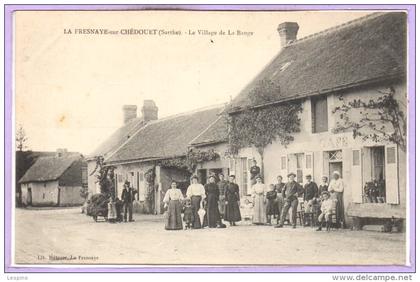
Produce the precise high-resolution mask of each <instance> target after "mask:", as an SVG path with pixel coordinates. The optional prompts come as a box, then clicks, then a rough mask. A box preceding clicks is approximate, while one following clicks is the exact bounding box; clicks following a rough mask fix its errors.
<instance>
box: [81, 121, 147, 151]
mask: <svg viewBox="0 0 420 282" xmlns="http://www.w3.org/2000/svg"><path fill="white" fill-rule="evenodd" d="M144 125H145V122H144V121H143V118H142V117H139V118H134V119H132V120H131V121H129V122H128V123H127V124H125V125H123V126H122V127H120V128H119V129H117V130H116V131H115V132H114V133H113V134H112V135H111V136H110V137H109V138H108V139H106V140H105V141H104V142H103V143H102V144H101V145H99V147H98V148H96V149H95V151H93V152H92V153H91V154H90V155H89V156H90V157H95V156H104V157H106V156H107V155H109V154H111V153H113V152H114V151H115V150H116V149H118V148H119V147H120V146H121V145H122V144H124V142H126V141H127V140H128V139H129V138H130V137H131V135H133V134H134V133H135V132H137V131H138V130H139V129H140V128H141V127H143V126H144Z"/></svg>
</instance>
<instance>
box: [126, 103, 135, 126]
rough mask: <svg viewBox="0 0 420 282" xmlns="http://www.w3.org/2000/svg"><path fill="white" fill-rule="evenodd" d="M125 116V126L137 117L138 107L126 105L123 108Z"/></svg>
mask: <svg viewBox="0 0 420 282" xmlns="http://www.w3.org/2000/svg"><path fill="white" fill-rule="evenodd" d="M123 114H124V124H127V123H128V122H129V121H131V120H132V119H135V118H136V117H137V106H136V105H124V106H123Z"/></svg>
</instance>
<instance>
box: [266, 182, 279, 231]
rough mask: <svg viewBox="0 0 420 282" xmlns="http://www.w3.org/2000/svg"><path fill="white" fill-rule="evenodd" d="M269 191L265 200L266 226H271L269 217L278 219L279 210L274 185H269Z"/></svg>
mask: <svg viewBox="0 0 420 282" xmlns="http://www.w3.org/2000/svg"><path fill="white" fill-rule="evenodd" d="M269 187H270V188H269V191H268V192H267V194H266V198H267V207H266V214H267V224H268V225H271V216H273V217H274V218H278V216H279V208H278V203H277V191H276V189H275V186H274V184H270V186H269Z"/></svg>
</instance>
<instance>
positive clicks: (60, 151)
mask: <svg viewBox="0 0 420 282" xmlns="http://www.w3.org/2000/svg"><path fill="white" fill-rule="evenodd" d="M67 153H68V152H67V149H65V148H58V149H57V150H56V152H55V156H56V157H57V158H61V157H63V156H65V155H67Z"/></svg>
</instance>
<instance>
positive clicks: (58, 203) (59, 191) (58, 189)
mask: <svg viewBox="0 0 420 282" xmlns="http://www.w3.org/2000/svg"><path fill="white" fill-rule="evenodd" d="M60 194H61V188H60V187H57V206H60Z"/></svg>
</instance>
